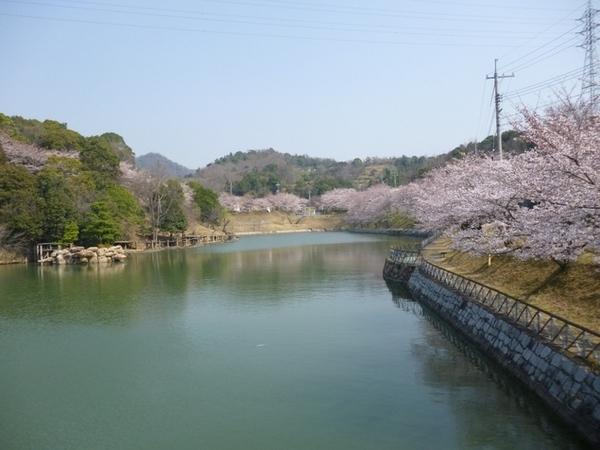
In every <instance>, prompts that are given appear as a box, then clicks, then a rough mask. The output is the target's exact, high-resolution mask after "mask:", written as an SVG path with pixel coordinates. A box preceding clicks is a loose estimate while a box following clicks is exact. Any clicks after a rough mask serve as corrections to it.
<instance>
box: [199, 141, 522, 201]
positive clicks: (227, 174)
mask: <svg viewBox="0 0 600 450" xmlns="http://www.w3.org/2000/svg"><path fill="white" fill-rule="evenodd" d="M502 141H503V144H504V149H505V151H506V152H507V153H520V152H522V151H524V150H525V149H526V148H527V144H526V143H525V142H523V141H522V140H521V139H520V137H519V135H518V133H516V132H515V131H512V130H510V131H506V132H505V133H503V135H502ZM493 147H494V138H493V136H489V137H487V138H486V139H484V140H483V141H481V142H479V143H477V144H475V143H474V142H470V143H469V144H467V145H461V146H459V147H456V148H454V149H453V150H451V151H449V152H447V153H442V154H440V155H437V156H399V157H391V158H377V157H374V158H366V159H364V160H363V159H360V158H355V159H354V160H352V161H342V162H339V161H335V160H333V159H327V158H313V157H310V156H306V155H291V154H289V153H281V152H278V151H276V150H273V149H272V148H270V149H266V150H248V151H245V152H237V153H230V154H228V155H226V156H224V157H222V158H219V159H217V160H215V161H214V162H213V163H211V164H208V165H207V166H206V167H204V168H201V169H198V170H197V171H196V173H195V175H194V176H195V178H197V179H198V180H199V181H200V182H201V183H202V184H204V185H205V186H207V187H210V188H211V189H213V190H215V191H218V192H220V191H225V192H229V191H231V192H233V193H234V194H236V195H245V194H251V195H255V196H264V195H266V194H268V193H275V192H277V191H280V192H291V193H294V194H296V195H299V196H301V197H308V196H310V195H313V196H314V195H320V194H322V193H324V192H326V191H328V190H331V189H334V188H338V187H354V188H356V189H365V188H367V187H369V186H372V185H374V184H378V183H386V184H388V185H390V186H399V185H403V184H407V183H409V182H411V181H413V180H414V179H416V178H419V177H421V176H422V175H423V174H424V173H426V172H427V171H429V170H431V169H433V168H435V167H438V166H440V165H443V164H445V163H446V162H447V161H449V160H451V159H453V158H461V157H462V156H464V155H466V154H468V153H472V152H474V151H478V152H480V153H487V154H491V153H492V152H493Z"/></svg>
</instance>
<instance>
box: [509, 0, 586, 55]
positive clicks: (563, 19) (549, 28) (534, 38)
mask: <svg viewBox="0 0 600 450" xmlns="http://www.w3.org/2000/svg"><path fill="white" fill-rule="evenodd" d="M583 5H584V3H580V4H579V5H578V6H577V7H576V8H575V9H572V10H570V11H569V13H568V14H566V15H565V16H563V17H561V18H560V19H558V20H557V21H556V22H554V23H552V24H551V25H550V26H549V27H548V28H545V29H544V30H542V31H540V32H539V33H538V34H537V35H536V36H535V37H533V38H532V39H531V40H530V41H528V42H526V43H525V44H522V47H524V46H525V45H526V44H528V43H529V42H533V41H535V40H536V39H537V38H539V37H540V36H542V35H543V34H545V33H546V32H548V31H550V30H551V29H552V28H554V27H555V26H556V25H558V24H560V23H563V22H564V21H565V20H567V19H568V18H569V17H571V16H572V15H573V14H574V13H576V12H577V11H579V10H580V9H581V7H582V6H583ZM569 32H570V31H567V32H566V33H564V34H568V33H569ZM559 37H560V36H559ZM519 48H521V47H519ZM538 48H539V47H538ZM506 56H508V54H506V53H505V54H504V55H502V56H501V57H500V59H504V58H505V57H506ZM520 59H521V58H517V60H520ZM517 60H513V61H512V62H509V64H512V63H514V62H515V61H517Z"/></svg>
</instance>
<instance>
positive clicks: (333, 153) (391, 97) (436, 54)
mask: <svg viewBox="0 0 600 450" xmlns="http://www.w3.org/2000/svg"><path fill="white" fill-rule="evenodd" d="M584 4H585V3H584V2H579V1H573V0H530V1H527V2H523V1H521V2H520V1H517V0H507V1H499V0H456V1H453V0H449V1H445V0H435V1H434V0H431V1H419V0H398V1H392V0H371V1H366V0H354V1H343V0H326V1H323V2H321V1H317V0H300V1H292V0H197V1H192V0H173V1H170V2H164V1H162V2H161V1H157V0H148V1H144V2H142V1H141V0H96V1H94V0H31V1H26V0H13V1H7V0H0V54H1V55H2V57H1V58H2V59H1V60H2V68H1V69H0V111H1V112H4V113H6V114H9V115H22V116H24V117H31V118H38V119H45V118H52V119H57V120H60V121H62V122H67V123H68V124H69V127H70V128H73V129H75V130H77V131H79V132H81V133H83V134H85V135H91V134H99V133H102V132H105V131H115V132H117V133H119V134H121V135H123V136H124V137H125V139H126V141H127V142H128V143H129V144H130V145H131V146H132V147H133V148H134V150H135V152H136V154H138V155H141V154H144V153H147V152H160V153H162V154H164V155H165V156H167V157H169V158H171V159H173V160H175V161H177V162H180V163H182V164H185V165H187V166H189V167H198V166H201V165H204V164H206V163H208V162H211V161H212V160H214V159H215V158H217V157H219V156H222V155H223V154H226V153H229V152H235V151H238V150H246V149H251V148H255V149H257V148H268V147H273V148H275V149H277V150H280V151H285V152H289V153H300V154H309V155H313V156H323V157H332V158H336V159H342V160H347V159H351V158H354V157H366V156H398V155H402V154H406V155H425V154H429V155H430V154H436V153H441V152H444V151H447V150H449V149H450V148H452V147H454V146H456V145H459V144H461V143H464V142H467V141H469V140H471V139H473V138H475V137H478V138H479V139H482V138H483V137H484V136H485V135H486V134H487V132H488V130H489V125H490V119H491V116H490V112H491V108H490V96H491V87H492V83H491V82H486V81H485V75H486V74H487V73H490V72H491V71H492V70H493V60H494V58H495V57H498V58H501V60H500V64H501V65H502V64H504V65H505V66H507V67H506V69H507V70H508V71H509V72H510V71H511V70H514V69H519V70H515V72H516V75H517V77H516V78H515V79H514V80H507V81H505V82H503V84H502V88H503V90H504V91H505V92H509V91H514V90H515V89H519V88H523V87H526V86H531V85H534V84H535V83H538V82H542V81H544V80H547V79H550V78H552V77H556V76H558V75H561V74H564V73H566V74H567V75H566V76H565V79H566V84H567V85H568V86H571V85H573V84H575V83H577V77H578V76H579V74H578V73H577V72H576V71H577V70H578V69H579V68H580V67H582V65H583V57H584V54H583V51H582V50H581V49H578V48H576V47H575V45H576V44H578V43H579V42H580V41H579V39H580V37H578V36H577V35H576V34H575V30H574V27H576V26H578V22H576V21H575V19H576V18H577V17H579V16H581V14H582V13H583V9H584ZM115 24H120V25H115ZM529 52H532V53H531V54H528V53H529ZM523 56H524V58H523V59H517V58H520V57H523ZM536 57H537V58H538V59H539V61H536V59H535V58H536ZM514 60H517V61H515V62H514V63H513V64H511V62H512V61H514ZM530 64H531V65H530ZM523 65H525V66H526V67H523V68H521V67H520V66H523ZM528 65H529V67H527V66H528ZM501 70H502V67H501ZM570 71H575V72H570ZM558 81H561V79H559V80H558ZM542 87H546V86H545V85H542ZM553 87H554V88H557V87H560V84H559V85H555V86H553ZM535 88H536V86H534V87H533V88H532V89H533V92H531V93H529V94H527V95H525V96H523V97H522V98H521V100H522V101H525V102H527V103H528V104H535V103H538V104H544V103H547V102H548V101H550V100H549V98H550V96H551V94H552V89H548V88H547V87H546V89H544V90H542V91H539V92H538V91H536V90H535ZM524 92H525V93H527V91H524ZM512 101H514V102H518V101H519V97H518V96H516V97H513V99H512ZM511 110H512V107H511V105H510V103H508V102H507V103H506V112H507V114H510V112H511Z"/></svg>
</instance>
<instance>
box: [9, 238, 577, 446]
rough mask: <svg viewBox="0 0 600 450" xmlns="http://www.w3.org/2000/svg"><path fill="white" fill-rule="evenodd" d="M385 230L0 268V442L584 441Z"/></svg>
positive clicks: (321, 443) (310, 443)
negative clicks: (413, 286)
mask: <svg viewBox="0 0 600 450" xmlns="http://www.w3.org/2000/svg"><path fill="white" fill-rule="evenodd" d="M392 242H394V241H393V240H391V239H390V238H386V237H381V236H369V235H357V234H346V233H324V234H292V235H279V236H256V237H247V238H243V239H241V240H240V241H238V242H236V243H233V244H226V245H220V246H212V247H204V248H199V249H190V250H185V251H179V250H175V251H165V252H159V253H153V254H141V255H133V256H131V257H130V259H129V260H128V261H127V263H125V264H121V265H112V266H106V267H78V266H77V267H76V266H70V267H43V268H40V267H37V266H34V265H30V266H12V267H0V449H8V450H20V449H36V450H37V449H44V450H45V449H57V450H67V449H77V450H87V449H90V450H92V449H207V450H213V449H214V450H220V449H256V450H267V449H274V450H275V449H282V450H284V449H290V450H292V449H323V450H337V449H340V450H342V449H343V450H351V449H360V450H364V449H378V450H379V449H381V450H385V449H396V450H398V449H509V450H516V449H532V450H533V449H535V450H537V449H571V448H572V449H578V448H581V447H580V446H579V444H576V443H575V439H574V437H573V436H572V435H571V434H569V432H567V431H566V430H565V429H563V428H562V427H561V426H559V425H557V423H556V421H555V419H554V418H553V417H552V416H551V415H550V414H548V413H547V412H546V411H545V409H544V408H543V407H541V405H539V404H538V403H537V402H536V401H535V399H533V398H531V397H530V396H529V395H527V394H526V393H525V392H523V390H522V389H520V388H519V386H518V384H517V383H515V382H514V380H511V379H510V378H508V377H506V376H505V375H503V374H502V373H501V371H498V370H497V369H496V368H494V366H493V364H490V363H489V361H487V360H486V359H485V358H482V357H481V355H479V354H478V353H477V351H476V350H474V349H473V348H472V347H470V346H469V344H468V343H465V342H463V341H462V340H461V338H460V337H459V336H456V334H455V333H453V331H452V330H450V329H448V327H447V326H445V325H444V323H443V321H440V320H439V318H436V317H435V316H434V315H432V314H431V313H430V312H428V311H427V310H423V309H422V308H421V307H420V305H419V304H418V303H415V302H413V301H411V300H410V298H409V295H408V294H406V293H404V292H402V291H400V292H397V291H394V292H393V293H392V292H391V291H390V289H389V288H388V287H387V286H386V284H385V282H384V281H383V280H382V277H381V271H382V267H383V262H384V258H385V255H386V253H387V250H388V248H389V245H390V244H391V243H392Z"/></svg>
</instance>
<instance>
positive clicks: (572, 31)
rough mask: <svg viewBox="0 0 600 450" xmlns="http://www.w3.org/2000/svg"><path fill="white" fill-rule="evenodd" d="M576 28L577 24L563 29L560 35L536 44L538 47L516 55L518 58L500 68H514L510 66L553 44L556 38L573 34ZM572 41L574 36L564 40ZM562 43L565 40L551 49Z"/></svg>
mask: <svg viewBox="0 0 600 450" xmlns="http://www.w3.org/2000/svg"><path fill="white" fill-rule="evenodd" d="M577 29H578V27H577V26H575V27H573V28H570V29H569V30H567V31H565V32H564V33H562V34H561V35H559V36H557V37H555V38H554V39H551V40H550V41H548V42H546V43H545V44H543V45H540V46H538V47H536V48H534V49H533V50H531V51H529V52H527V53H525V54H524V55H522V56H520V57H518V58H516V59H513V60H512V61H509V62H508V63H506V64H505V65H504V66H502V68H503V69H504V70H514V69H512V67H514V66H515V65H516V64H517V63H518V62H519V61H522V60H523V59H525V58H527V57H528V56H531V55H533V54H535V53H537V52H538V51H540V50H542V49H543V48H545V47H547V46H549V45H551V44H553V43H554V42H556V41H558V40H560V39H562V38H563V37H565V36H567V35H569V34H571V35H573V34H574V32H575V30H577ZM572 41H575V37H571V39H568V40H567V41H566V42H572ZM564 44H565V42H562V43H560V44H559V45H558V46H555V47H553V48H552V49H555V48H557V47H560V46H562V45H564ZM552 49H551V50H552ZM545 52H548V50H545V51H544V53H545ZM521 64H523V63H521ZM521 64H519V65H521Z"/></svg>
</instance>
